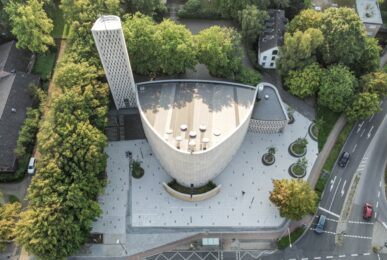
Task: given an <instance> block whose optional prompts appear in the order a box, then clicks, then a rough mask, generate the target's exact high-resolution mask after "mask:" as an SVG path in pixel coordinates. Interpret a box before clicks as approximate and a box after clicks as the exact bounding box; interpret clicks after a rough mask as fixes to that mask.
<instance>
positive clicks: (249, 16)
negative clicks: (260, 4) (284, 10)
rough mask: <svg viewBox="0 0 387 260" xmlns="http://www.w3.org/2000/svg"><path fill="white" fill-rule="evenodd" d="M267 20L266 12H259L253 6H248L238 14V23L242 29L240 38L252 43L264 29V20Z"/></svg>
mask: <svg viewBox="0 0 387 260" xmlns="http://www.w3.org/2000/svg"><path fill="white" fill-rule="evenodd" d="M268 18H269V15H268V14H267V12H266V11H262V10H259V9H258V8H257V7H256V6H255V5H248V6H247V7H246V8H245V9H243V10H241V11H239V12H238V22H239V24H240V26H241V29H242V36H243V38H245V39H246V40H247V41H249V42H252V43H254V42H255V41H256V40H257V38H258V36H259V35H260V34H261V33H262V31H263V30H264V29H265V20H266V19H268Z"/></svg>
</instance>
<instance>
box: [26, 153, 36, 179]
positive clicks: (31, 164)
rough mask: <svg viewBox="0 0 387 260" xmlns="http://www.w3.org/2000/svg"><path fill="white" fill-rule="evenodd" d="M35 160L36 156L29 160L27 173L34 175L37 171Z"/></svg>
mask: <svg viewBox="0 0 387 260" xmlns="http://www.w3.org/2000/svg"><path fill="white" fill-rule="evenodd" d="M35 162H36V160H35V157H31V158H30V161H29V162H28V168H27V173H28V174H30V175H33V174H34V173H35Z"/></svg>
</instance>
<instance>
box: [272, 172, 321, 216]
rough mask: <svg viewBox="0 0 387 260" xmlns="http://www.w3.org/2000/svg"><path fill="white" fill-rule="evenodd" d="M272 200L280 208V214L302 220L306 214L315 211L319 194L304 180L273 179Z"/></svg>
mask: <svg viewBox="0 0 387 260" xmlns="http://www.w3.org/2000/svg"><path fill="white" fill-rule="evenodd" d="M273 186H274V189H273V191H271V192H270V201H271V202H272V203H274V205H276V206H277V207H278V209H279V212H280V216H281V217H285V218H288V219H292V220H300V219H301V218H302V217H303V216H305V215H306V214H311V213H314V211H315V209H316V205H317V194H316V192H315V191H314V190H313V189H312V188H311V187H310V186H309V184H308V183H307V182H305V181H303V180H287V179H282V180H273Z"/></svg>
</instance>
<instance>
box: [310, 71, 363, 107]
mask: <svg viewBox="0 0 387 260" xmlns="http://www.w3.org/2000/svg"><path fill="white" fill-rule="evenodd" d="M355 88H356V78H355V76H354V75H353V74H352V72H351V71H350V70H349V69H348V68H347V67H345V66H343V65H333V66H331V67H329V69H328V70H327V71H326V73H325V75H324V76H323V77H322V80H321V87H320V92H319V97H318V102H319V104H321V105H323V106H326V107H328V108H329V109H331V110H332V111H334V112H342V111H344V110H345V108H346V107H347V106H348V105H349V104H351V102H352V97H353V94H354V90H355Z"/></svg>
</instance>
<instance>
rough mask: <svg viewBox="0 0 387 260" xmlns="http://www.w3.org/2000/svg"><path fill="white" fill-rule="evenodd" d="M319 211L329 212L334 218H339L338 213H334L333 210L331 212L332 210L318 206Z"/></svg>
mask: <svg viewBox="0 0 387 260" xmlns="http://www.w3.org/2000/svg"><path fill="white" fill-rule="evenodd" d="M318 208H319V209H320V210H321V211H324V212H325V213H328V214H331V215H332V216H335V217H336V218H340V215H338V214H336V213H334V212H332V211H329V210H327V209H324V208H322V207H318Z"/></svg>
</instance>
